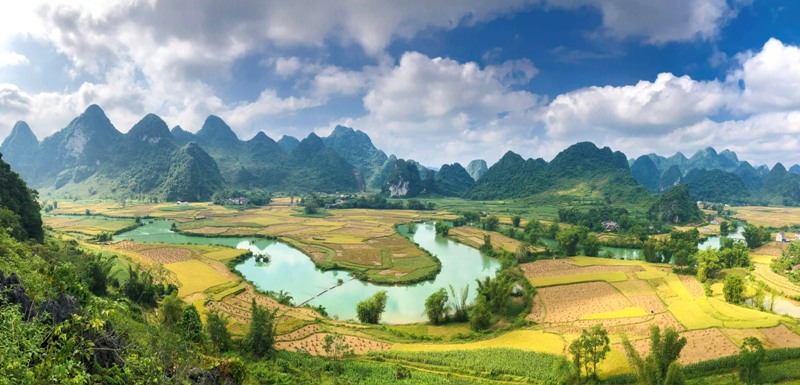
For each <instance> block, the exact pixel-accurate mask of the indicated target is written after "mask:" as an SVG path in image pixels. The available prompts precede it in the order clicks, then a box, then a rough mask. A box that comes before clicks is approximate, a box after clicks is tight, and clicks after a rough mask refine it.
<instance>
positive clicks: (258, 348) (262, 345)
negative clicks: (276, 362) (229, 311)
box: [242, 298, 278, 357]
mask: <svg viewBox="0 0 800 385" xmlns="http://www.w3.org/2000/svg"><path fill="white" fill-rule="evenodd" d="M250 312H251V313H252V317H251V318H250V329H249V330H248V331H247V334H246V335H245V336H244V338H243V339H242V348H243V350H244V351H245V352H246V353H249V354H251V355H253V356H254V357H268V356H270V355H271V354H272V352H273V345H274V343H275V327H276V326H277V322H276V315H277V313H278V309H275V310H274V311H269V310H267V309H265V308H264V307H262V306H259V305H258V304H257V303H256V300H255V298H254V299H253V300H252V302H251V303H250Z"/></svg>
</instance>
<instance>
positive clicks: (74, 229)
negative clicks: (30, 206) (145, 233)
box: [42, 213, 136, 236]
mask: <svg viewBox="0 0 800 385" xmlns="http://www.w3.org/2000/svg"><path fill="white" fill-rule="evenodd" d="M81 214H83V213H81ZM42 221H43V222H44V224H45V226H50V227H51V228H52V229H53V230H55V231H59V232H64V233H79V234H84V235H89V236H96V235H97V234H100V233H101V232H110V233H116V232H118V231H121V230H124V229H127V228H131V227H133V226H136V222H134V220H133V219H117V218H105V217H95V216H84V215H81V216H69V217H57V216H52V215H44V216H42Z"/></svg>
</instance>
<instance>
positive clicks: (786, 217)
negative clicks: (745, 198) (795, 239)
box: [731, 206, 800, 227]
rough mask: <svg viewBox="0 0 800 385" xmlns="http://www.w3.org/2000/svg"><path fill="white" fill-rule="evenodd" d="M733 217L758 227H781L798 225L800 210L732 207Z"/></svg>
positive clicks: (791, 208)
mask: <svg viewBox="0 0 800 385" xmlns="http://www.w3.org/2000/svg"><path fill="white" fill-rule="evenodd" d="M731 210H732V211H733V212H734V213H735V215H734V217H735V218H737V219H742V220H745V221H747V223H751V224H754V225H759V226H768V227H782V226H794V225H800V208H797V207H762V206H743V207H732V208H731Z"/></svg>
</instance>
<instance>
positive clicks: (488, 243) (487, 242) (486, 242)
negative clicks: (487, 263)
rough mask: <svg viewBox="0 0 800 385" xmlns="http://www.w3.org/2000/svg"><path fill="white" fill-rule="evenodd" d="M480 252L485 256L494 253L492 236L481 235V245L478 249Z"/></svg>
mask: <svg viewBox="0 0 800 385" xmlns="http://www.w3.org/2000/svg"><path fill="white" fill-rule="evenodd" d="M480 251H481V252H483V253H486V254H490V255H491V254H492V252H493V251H494V247H492V236H491V235H489V234H483V244H482V245H481V247H480Z"/></svg>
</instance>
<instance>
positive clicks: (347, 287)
mask: <svg viewBox="0 0 800 385" xmlns="http://www.w3.org/2000/svg"><path fill="white" fill-rule="evenodd" d="M171 224H172V222H169V221H154V222H152V223H147V224H145V225H144V226H141V227H139V228H136V229H135V230H132V231H129V232H126V233H124V234H120V235H117V236H115V239H116V240H124V239H129V240H132V241H137V242H146V243H156V242H158V243H172V244H215V245H224V246H230V247H235V248H237V249H243V250H250V251H252V252H253V253H256V254H264V253H266V254H269V255H270V256H271V257H272V258H271V260H270V262H268V263H258V262H256V261H255V258H250V259H248V260H246V261H245V262H244V263H242V264H240V265H238V266H237V267H236V269H237V270H238V271H239V272H241V273H242V275H244V276H245V277H246V278H247V279H248V280H250V281H252V282H253V283H254V284H255V285H256V286H257V287H258V288H259V289H262V290H272V291H279V290H284V291H286V292H288V293H290V294H291V295H292V297H293V299H294V302H295V303H298V304H299V303H303V302H305V301H307V300H308V299H310V298H313V299H312V300H311V301H309V304H311V305H315V306H316V305H322V306H324V307H325V309H326V310H327V312H328V314H330V315H331V316H336V317H338V318H339V319H354V318H355V317H356V312H355V307H356V304H357V303H358V302H359V301H361V300H363V299H365V298H367V297H369V296H371V295H373V294H374V293H376V292H378V291H380V290H386V291H387V292H388V295H389V300H388V302H387V304H386V311H385V312H384V313H383V316H382V318H381V321H382V322H385V323H392V324H401V323H412V322H419V321H424V320H426V317H425V314H424V312H425V304H424V302H425V299H426V298H428V296H429V295H431V294H432V293H433V292H435V291H437V290H439V289H440V288H445V289H447V288H448V286H449V285H452V286H453V287H454V288H455V289H456V291H459V289H460V288H462V287H464V286H465V285H469V286H470V294H471V295H473V294H474V292H475V290H474V289H475V287H476V283H475V280H476V279H482V278H483V277H486V276H494V274H495V273H496V270H497V269H499V268H500V262H499V261H498V260H496V259H494V258H489V257H486V256H483V255H482V254H481V253H480V252H479V251H478V250H476V249H473V248H471V247H469V246H466V245H463V244H460V243H458V242H454V241H451V240H449V239H447V238H442V237H437V236H436V233H435V231H434V227H433V223H422V224H418V225H417V226H416V231H415V232H414V234H407V233H406V232H405V231H404V230H405V229H404V226H401V230H403V231H401V233H402V234H403V235H405V236H407V237H409V238H410V239H411V240H412V241H413V242H416V243H417V244H419V245H420V247H421V248H423V249H425V250H427V251H428V252H430V253H431V254H433V255H435V256H436V257H438V258H439V260H440V261H441V263H442V271H441V272H440V273H439V274H438V275H437V276H436V278H435V279H434V280H433V281H426V282H422V283H418V284H414V285H407V286H380V285H374V284H371V283H366V282H362V281H358V280H352V279H351V277H350V274H349V273H347V272H346V271H321V270H319V269H317V268H316V266H315V265H314V263H313V262H312V261H311V259H310V258H309V257H308V256H306V255H305V254H303V253H301V252H300V251H299V250H297V249H295V248H293V247H291V246H289V245H286V244H284V243H282V242H279V241H273V240H266V239H251V238H228V237H193V236H187V235H182V234H177V233H174V232H172V231H171V230H170V226H171ZM340 279H341V280H342V281H343V283H342V284H341V285H338V281H339V280H340ZM331 288H332V289H331ZM328 289H330V290H328ZM326 290H327V291H326ZM448 290H449V289H448ZM323 292H324V293H323ZM320 293H323V294H320Z"/></svg>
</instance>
